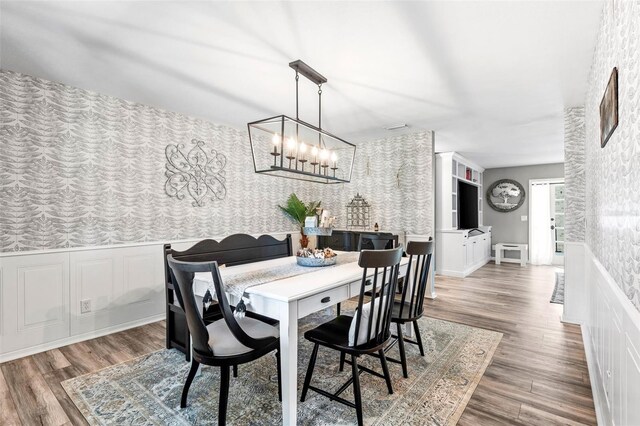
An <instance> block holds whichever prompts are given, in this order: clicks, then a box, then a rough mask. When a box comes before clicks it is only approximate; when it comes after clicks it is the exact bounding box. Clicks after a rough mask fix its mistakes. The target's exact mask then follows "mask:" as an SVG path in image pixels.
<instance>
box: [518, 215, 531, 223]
mask: <svg viewBox="0 0 640 426" xmlns="http://www.w3.org/2000/svg"><path fill="white" fill-rule="evenodd" d="M520 220H521V221H523V222H526V221H527V220H529V217H528V216H520Z"/></svg>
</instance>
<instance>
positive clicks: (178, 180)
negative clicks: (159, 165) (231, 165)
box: [164, 139, 227, 207]
mask: <svg viewBox="0 0 640 426" xmlns="http://www.w3.org/2000/svg"><path fill="white" fill-rule="evenodd" d="M191 143H192V144H194V145H195V146H194V147H193V148H191V150H189V151H186V150H185V145H184V144H176V145H173V144H169V145H167V147H166V148H165V155H166V157H167V170H166V172H165V175H166V176H167V182H166V183H165V185H164V190H165V192H166V193H167V195H168V196H170V197H175V198H177V199H178V200H182V199H184V197H185V195H187V194H188V195H189V196H190V197H191V198H193V201H192V202H191V204H192V205H193V206H194V207H202V206H204V205H205V201H206V200H211V201H215V200H223V199H224V197H225V196H226V195H227V188H226V187H225V171H224V166H225V165H226V164H227V157H225V156H224V154H221V153H219V152H218V151H216V150H215V149H209V148H207V147H206V145H205V143H204V142H203V141H199V140H197V139H192V140H191Z"/></svg>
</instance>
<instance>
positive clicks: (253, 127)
mask: <svg viewBox="0 0 640 426" xmlns="http://www.w3.org/2000/svg"><path fill="white" fill-rule="evenodd" d="M287 124H289V126H295V127H296V130H295V131H296V133H298V132H299V131H300V127H303V128H304V129H305V130H307V131H308V132H313V133H315V134H316V135H317V136H316V137H317V138H318V145H317V147H318V148H319V149H322V148H324V149H328V150H329V149H331V147H334V148H335V147H337V146H338V144H343V146H344V151H347V152H348V153H349V157H348V158H347V165H346V167H340V168H338V167H335V166H337V162H336V163H334V164H333V166H334V167H331V166H332V165H331V164H330V163H331V159H327V160H326V163H325V164H324V165H323V163H322V160H317V161H319V162H320V163H319V164H318V167H317V168H316V167H315V166H314V167H313V169H312V170H314V171H315V172H314V171H310V170H309V168H311V166H309V168H308V169H307V170H304V163H303V165H302V167H300V164H301V162H302V160H301V159H300V158H299V157H298V156H299V153H298V149H297V148H296V152H295V154H296V156H295V161H294V159H291V161H289V160H288V159H287V158H288V157H287V156H285V155H284V152H285V151H286V149H287V148H286V146H285V139H286V138H284V137H279V142H278V143H277V144H276V145H275V146H274V152H276V158H274V161H273V164H270V165H268V166H266V165H264V164H263V165H258V163H257V162H256V154H257V153H256V148H255V147H254V145H255V144H256V140H255V136H256V133H257V132H264V133H265V134H267V135H270V136H274V135H286V134H287V131H286V128H285V127H286V125H287ZM247 128H248V131H249V141H250V144H251V156H252V158H253V168H254V171H255V172H256V173H261V174H265V175H271V176H278V177H284V178H287V179H296V180H304V181H308V182H316V183H326V184H337V183H348V182H350V181H351V175H352V174H353V165H354V162H355V152H356V145H354V144H352V143H350V142H347V141H345V140H344V139H342V138H340V137H338V136H335V135H333V134H331V133H329V132H327V131H326V130H323V129H321V128H319V127H317V126H314V125H313V124H310V123H307V122H306V121H303V120H300V119H295V118H292V117H289V116H287V115H284V114H281V115H276V116H273V117H269V118H265V119H263V120H258V121H253V122H251V123H248V124H247ZM328 141H331V142H332V144H329V143H328ZM313 146H314V145H310V147H313ZM271 155H272V156H273V155H274V154H273V153H271ZM342 160H343V163H344V158H343V159H342ZM307 161H309V160H305V163H306V162H307ZM311 164H313V163H312V162H311ZM334 168H335V170H334ZM338 169H340V170H341V171H342V170H345V171H348V173H347V174H346V175H345V174H344V173H341V174H336V170H338Z"/></svg>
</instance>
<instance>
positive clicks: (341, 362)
mask: <svg viewBox="0 0 640 426" xmlns="http://www.w3.org/2000/svg"><path fill="white" fill-rule="evenodd" d="M345 355H346V353H345V352H340V371H344V357H345Z"/></svg>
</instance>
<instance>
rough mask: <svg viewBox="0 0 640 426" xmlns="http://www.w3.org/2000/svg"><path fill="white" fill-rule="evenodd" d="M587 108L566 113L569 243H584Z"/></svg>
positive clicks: (566, 182) (567, 236)
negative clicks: (585, 114) (585, 112)
mask: <svg viewBox="0 0 640 426" xmlns="http://www.w3.org/2000/svg"><path fill="white" fill-rule="evenodd" d="M584 137H585V134H584V107H575V108H567V109H565V111H564V176H565V189H566V190H565V195H564V197H565V217H566V222H565V241H567V242H572V243H578V242H584V226H585V222H584V218H585V216H584V215H585V170H584V166H585V164H584V161H585V159H584V157H585V152H584V148H585V147H584Z"/></svg>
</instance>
